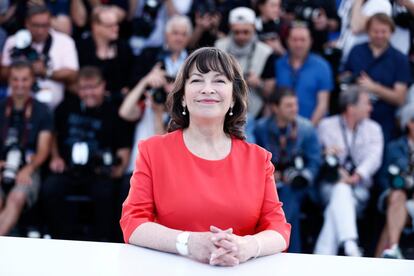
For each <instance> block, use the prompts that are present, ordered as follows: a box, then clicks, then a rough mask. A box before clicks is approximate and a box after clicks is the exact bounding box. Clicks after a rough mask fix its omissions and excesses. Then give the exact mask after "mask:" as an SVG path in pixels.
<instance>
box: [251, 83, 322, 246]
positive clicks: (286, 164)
mask: <svg viewBox="0 0 414 276" xmlns="http://www.w3.org/2000/svg"><path fill="white" fill-rule="evenodd" d="M269 102H270V104H271V109H272V113H273V114H272V116H270V117H267V118H262V119H260V120H259V121H258V123H257V125H256V128H255V131H254V134H255V138H256V142H257V144H258V145H260V146H262V147H264V148H265V149H267V150H268V151H270V152H271V153H272V162H273V163H274V164H275V181H276V183H277V187H278V194H279V198H280V200H282V201H283V210H284V211H285V215H286V218H287V220H288V221H289V222H290V223H291V225H292V234H291V241H290V246H289V252H296V253H300V252H301V240H300V237H301V235H300V214H301V205H302V202H303V201H304V199H305V196H306V195H307V194H308V192H309V190H310V187H311V186H312V185H313V182H314V179H315V176H316V175H317V173H318V170H319V165H320V162H321V158H320V157H321V151H320V146H319V142H318V139H317V136H316V131H315V129H314V127H313V126H312V124H311V123H310V121H309V120H307V119H305V118H302V117H300V116H298V99H297V97H296V95H295V93H294V92H293V91H292V90H290V89H280V90H278V91H276V92H275V93H273V94H272V96H271V97H270V99H269Z"/></svg>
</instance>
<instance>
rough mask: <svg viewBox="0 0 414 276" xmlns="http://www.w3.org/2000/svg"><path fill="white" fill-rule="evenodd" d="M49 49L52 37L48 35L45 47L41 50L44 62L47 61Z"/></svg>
mask: <svg viewBox="0 0 414 276" xmlns="http://www.w3.org/2000/svg"><path fill="white" fill-rule="evenodd" d="M51 47H52V35H51V34H49V35H48V36H47V39H46V42H45V46H43V50H42V55H43V57H45V61H46V62H47V61H48V60H49V51H50V48H51ZM46 65H47V64H46Z"/></svg>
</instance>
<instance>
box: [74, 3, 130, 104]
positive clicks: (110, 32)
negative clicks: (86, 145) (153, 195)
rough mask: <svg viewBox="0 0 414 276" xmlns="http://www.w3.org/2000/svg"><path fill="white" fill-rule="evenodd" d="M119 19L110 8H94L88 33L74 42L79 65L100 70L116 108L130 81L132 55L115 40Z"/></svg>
mask: <svg viewBox="0 0 414 276" xmlns="http://www.w3.org/2000/svg"><path fill="white" fill-rule="evenodd" d="M119 23H120V22H119V17H118V16H117V11H116V10H115V9H114V8H113V7H112V6H98V7H96V8H94V9H93V11H92V15H91V32H90V33H84V34H83V35H82V37H81V38H80V39H79V40H77V41H76V46H77V49H78V52H79V64H80V66H97V67H99V68H100V70H101V71H102V74H103V76H104V78H105V81H106V89H107V90H108V91H109V96H110V100H111V102H113V103H114V104H117V105H120V104H121V102H122V99H123V97H124V95H125V94H126V92H127V91H128V89H129V87H130V86H131V82H132V71H131V70H132V61H133V55H132V52H131V49H130V47H129V45H128V44H127V42H126V41H124V40H122V39H121V38H120V37H119Z"/></svg>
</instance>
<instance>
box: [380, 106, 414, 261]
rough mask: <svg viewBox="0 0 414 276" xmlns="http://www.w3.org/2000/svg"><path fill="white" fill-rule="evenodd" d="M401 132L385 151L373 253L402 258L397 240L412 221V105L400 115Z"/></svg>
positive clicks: (413, 212)
mask: <svg viewBox="0 0 414 276" xmlns="http://www.w3.org/2000/svg"><path fill="white" fill-rule="evenodd" d="M399 117H400V127H401V128H402V130H403V131H404V135H403V136H402V137H400V138H398V139H396V140H393V141H391V142H390V143H389V144H388V145H387V147H386V152H385V159H384V164H383V168H382V170H381V177H380V178H379V179H380V180H381V182H380V184H381V186H382V188H383V189H384V191H383V193H382V195H381V196H380V198H379V201H378V207H379V210H380V211H381V212H382V213H385V215H386V221H385V225H384V228H383V230H382V234H381V237H380V240H379V241H378V245H377V250H376V252H375V256H377V257H385V258H395V259H402V258H404V256H403V255H402V253H401V249H400V247H399V241H400V237H401V234H402V231H403V229H404V227H405V226H406V224H407V222H408V221H409V220H412V221H414V178H413V175H414V104H413V103H411V104H408V105H406V106H405V107H404V108H403V109H402V110H401V113H400V115H399Z"/></svg>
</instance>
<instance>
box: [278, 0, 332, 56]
mask: <svg viewBox="0 0 414 276" xmlns="http://www.w3.org/2000/svg"><path fill="white" fill-rule="evenodd" d="M283 2H284V3H283V6H284V8H285V11H286V13H287V14H288V16H289V15H290V16H291V17H293V18H295V19H297V20H303V21H306V22H307V23H308V24H309V26H310V30H311V33H312V38H313V44H312V51H314V52H317V53H320V54H321V53H323V48H324V46H325V44H326V43H327V42H328V38H329V33H330V32H335V31H337V30H338V27H339V21H340V19H339V17H338V14H337V12H336V2H335V0H311V1H309V0H284V1H283Z"/></svg>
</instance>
